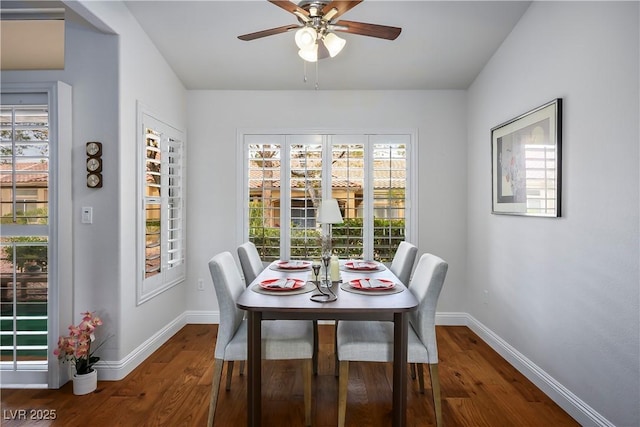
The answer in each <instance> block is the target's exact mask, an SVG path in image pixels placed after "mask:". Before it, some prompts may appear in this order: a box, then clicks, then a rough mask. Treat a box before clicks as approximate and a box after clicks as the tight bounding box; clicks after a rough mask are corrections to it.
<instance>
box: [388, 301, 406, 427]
mask: <svg viewBox="0 0 640 427" xmlns="http://www.w3.org/2000/svg"><path fill="white" fill-rule="evenodd" d="M408 327H409V322H408V319H407V315H406V313H404V312H402V313H394V315H393V414H392V424H393V427H404V426H405V425H406V424H407V341H408Z"/></svg>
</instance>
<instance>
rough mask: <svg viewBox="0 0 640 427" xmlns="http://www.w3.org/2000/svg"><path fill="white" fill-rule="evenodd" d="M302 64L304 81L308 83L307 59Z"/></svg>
mask: <svg viewBox="0 0 640 427" xmlns="http://www.w3.org/2000/svg"><path fill="white" fill-rule="evenodd" d="M302 65H303V66H304V76H303V79H302V81H303V82H305V83H306V82H307V61H305V60H303V61H302Z"/></svg>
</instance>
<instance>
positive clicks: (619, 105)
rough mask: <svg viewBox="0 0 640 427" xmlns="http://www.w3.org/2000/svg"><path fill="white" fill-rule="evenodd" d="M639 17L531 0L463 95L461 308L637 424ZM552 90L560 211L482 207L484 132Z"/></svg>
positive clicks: (572, 386)
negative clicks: (557, 104) (559, 115)
mask: <svg viewBox="0 0 640 427" xmlns="http://www.w3.org/2000/svg"><path fill="white" fill-rule="evenodd" d="M638 18H639V12H638V3H637V2H626V3H613V2H586V3H576V2H536V3H533V4H532V6H531V7H530V8H529V10H528V11H527V12H526V14H525V15H524V16H523V18H522V19H521V21H520V22H519V23H518V25H517V26H516V27H515V29H514V30H513V32H512V33H511V35H510V36H509V37H508V38H507V40H506V41H505V42H504V43H503V45H502V47H501V48H500V49H499V50H498V52H497V53H496V54H495V55H494V57H493V58H492V59H491V61H490V62H489V63H488V64H487V66H486V67H485V69H484V70H483V72H482V73H481V75H480V76H479V77H478V78H477V80H476V81H475V82H474V84H473V85H472V87H471V88H470V90H469V93H468V97H469V108H468V115H469V121H468V131H469V142H468V143H469V146H468V194H469V196H468V239H469V246H468V256H469V263H468V272H467V274H468V276H467V277H468V289H467V292H468V303H467V307H468V311H469V313H470V314H471V315H472V316H474V317H475V318H476V319H478V320H479V321H480V322H481V323H483V324H484V325H486V326H487V327H488V328H490V329H491V330H492V331H494V332H495V333H496V334H497V335H499V336H500V337H501V338H502V339H504V340H505V341H506V342H508V344H510V345H511V346H513V347H514V348H515V349H517V351H519V352H520V353H522V354H523V355H524V356H525V357H526V358H528V359H529V360H530V361H532V362H533V363H535V364H536V365H537V366H539V367H540V368H542V369H543V370H544V371H545V372H546V373H547V374H549V375H550V376H551V377H553V378H554V379H555V380H557V381H558V382H560V383H561V384H562V385H563V386H564V387H566V388H567V389H568V390H570V392H571V393H573V394H575V395H576V396H577V397H578V398H579V399H581V400H582V401H583V402H585V403H586V404H587V405H588V406H590V407H591V408H593V409H594V410H595V411H597V412H598V413H599V414H600V415H601V416H603V417H604V418H606V419H607V420H609V422H611V423H613V424H614V425H617V426H621V427H622V426H637V425H640V416H639V414H638V406H639V405H638V402H639V401H640V392H639V387H640V385H639V384H640V378H639V376H640V375H639V370H640V357H639V351H640V350H639V349H640V344H639V335H640V332H639V321H640V319H639V312H640V310H639V293H638V288H639V275H638V260H639V247H638V246H639V237H638V226H639V215H638V212H639V197H638V196H639V175H638V165H639V161H638V160H639V158H638V145H639V130H638V121H639V114H640V111H639V106H638V103H639V89H638V85H639V65H638V64H639V52H638V51H639V33H638V20H639V19H638ZM556 97H561V98H563V100H564V117H563V120H564V132H563V144H564V148H563V155H564V159H563V180H564V182H563V197H562V202H563V213H562V218H559V219H538V218H528V217H513V216H493V215H491V184H490V180H489V171H490V159H491V155H490V129H491V128H492V127H493V126H496V125H498V124H500V123H503V122H505V121H506V120H508V119H510V118H513V117H516V116H518V115H519V114H522V113H524V112H526V111H528V110H530V109H532V108H534V107H537V106H539V105H541V104H543V103H545V102H547V101H550V100H552V99H553V98H556ZM484 290H487V291H488V292H489V300H488V304H484V303H483V302H482V301H483V297H482V294H483V291H484ZM565 409H567V410H568V411H569V412H570V413H572V414H573V415H574V416H578V417H579V416H580V415H579V414H576V411H575V410H574V408H565ZM578 419H579V420H581V421H582V422H584V423H585V424H587V425H589V424H591V423H590V422H589V421H585V418H582V419H581V418H578ZM601 421H602V423H603V424H606V420H601Z"/></svg>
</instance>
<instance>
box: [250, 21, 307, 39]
mask: <svg viewBox="0 0 640 427" xmlns="http://www.w3.org/2000/svg"><path fill="white" fill-rule="evenodd" d="M296 28H300V25H295V24H291V25H283V26H282V27H277V28H270V29H268V30H262V31H257V32H255V33H250V34H243V35H241V36H238V38H239V39H240V40H244V41H250V40H255V39H259V38H262V37H267V36H273V35H274V34H280V33H286V32H287V31H290V30H294V29H296Z"/></svg>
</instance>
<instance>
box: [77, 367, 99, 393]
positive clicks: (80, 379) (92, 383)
mask: <svg viewBox="0 0 640 427" xmlns="http://www.w3.org/2000/svg"><path fill="white" fill-rule="evenodd" d="M96 388H98V371H96V370H95V369H94V370H93V371H91V372H89V373H88V374H84V375H78V374H73V394H76V395H83V394H89V393H91V392H93V391H94V390H95V389H96Z"/></svg>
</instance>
